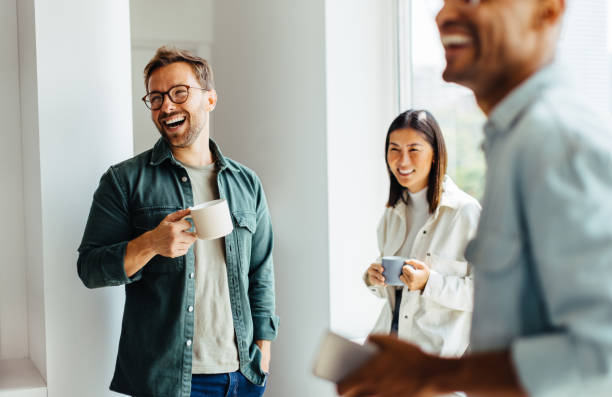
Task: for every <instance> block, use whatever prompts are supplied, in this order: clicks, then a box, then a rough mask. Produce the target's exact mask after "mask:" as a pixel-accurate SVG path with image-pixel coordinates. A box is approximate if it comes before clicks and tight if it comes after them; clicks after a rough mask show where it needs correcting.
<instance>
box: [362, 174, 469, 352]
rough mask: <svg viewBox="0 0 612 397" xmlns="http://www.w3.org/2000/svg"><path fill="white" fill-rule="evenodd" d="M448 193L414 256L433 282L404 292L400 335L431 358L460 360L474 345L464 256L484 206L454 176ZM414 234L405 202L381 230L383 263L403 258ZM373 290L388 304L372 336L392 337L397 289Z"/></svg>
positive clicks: (387, 217) (446, 188)
mask: <svg viewBox="0 0 612 397" xmlns="http://www.w3.org/2000/svg"><path fill="white" fill-rule="evenodd" d="M443 189H444V191H443V193H442V197H441V199H440V205H439V206H438V208H437V209H436V210H435V211H434V213H433V214H430V215H428V217H427V220H426V222H425V224H424V225H423V226H422V227H421V228H418V232H417V235H416V238H415V240H414V244H413V245H412V249H411V252H410V255H409V257H410V258H414V259H417V260H420V261H422V262H425V263H426V264H427V265H428V266H429V267H430V270H431V273H430V275H429V280H428V282H427V285H426V286H425V288H424V290H423V291H422V292H421V291H410V290H409V289H408V288H407V287H404V290H403V292H402V302H401V305H400V312H399V323H398V336H399V337H400V338H402V339H404V340H408V341H410V342H412V343H415V344H416V345H418V346H419V347H420V348H421V349H423V350H424V351H426V352H428V353H431V354H436V355H440V356H444V357H458V356H461V355H462V354H463V353H464V352H465V350H466V349H467V346H468V341H469V333H470V323H471V319H472V307H473V290H474V286H473V282H472V268H471V266H470V265H469V264H468V262H467V261H466V260H465V257H464V251H465V247H466V245H467V243H468V242H469V241H470V240H471V239H472V237H473V236H474V234H475V233H476V228H477V224H478V219H479V216H480V204H478V201H476V199H474V198H473V197H471V196H469V195H468V194H466V193H465V192H463V191H462V190H460V189H459V188H458V187H457V185H455V183H454V182H453V181H452V180H451V179H450V177H448V176H447V177H445V179H444V185H443ZM410 229H411V227H410V224H409V223H408V222H407V220H406V205H405V204H404V203H403V202H402V201H401V200H400V201H399V202H398V203H397V205H396V206H395V207H394V208H387V209H386V210H385V213H384V215H383V217H382V219H381V221H380V224H379V226H378V246H379V249H380V256H379V257H378V259H377V262H378V263H380V261H381V258H382V257H383V256H387V255H398V253H399V251H400V249H401V247H402V246H403V245H404V244H405V242H406V238H407V236H408V234H409V232H410ZM366 280H367V273H366V274H365V275H364V281H366ZM366 285H367V281H366ZM368 287H369V289H370V290H371V291H372V292H373V293H374V294H375V295H376V296H378V297H380V298H384V299H386V300H387V304H385V305H384V306H383V308H382V310H381V313H380V316H379V318H378V321H377V322H376V325H375V326H374V329H373V330H372V333H383V334H388V333H389V332H390V329H391V321H392V319H393V307H394V305H395V287H378V286H371V285H368Z"/></svg>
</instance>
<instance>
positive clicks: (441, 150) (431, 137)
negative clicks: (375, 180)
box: [385, 110, 448, 213]
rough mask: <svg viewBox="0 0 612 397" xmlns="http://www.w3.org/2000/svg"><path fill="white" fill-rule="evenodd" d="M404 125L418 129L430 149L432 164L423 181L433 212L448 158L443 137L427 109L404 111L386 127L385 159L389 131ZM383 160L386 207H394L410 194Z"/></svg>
mask: <svg viewBox="0 0 612 397" xmlns="http://www.w3.org/2000/svg"><path fill="white" fill-rule="evenodd" d="M405 128H411V129H413V130H416V131H418V132H419V133H420V134H421V136H422V137H423V138H424V139H425V140H426V141H427V142H428V143H429V144H430V145H431V148H432V149H433V159H432V160H433V163H432V164H431V170H430V171H429V179H428V183H427V186H428V189H427V202H428V203H429V212H430V213H433V212H434V211H435V210H436V208H438V205H440V198H441V196H442V183H443V181H444V176H445V175H446V163H447V161H448V160H447V154H446V144H445V143H444V137H443V136H442V131H441V130H440V125H438V122H437V121H436V119H435V118H434V116H433V115H432V114H431V113H429V112H428V111H427V110H407V111H405V112H404V113H402V114H400V115H399V116H397V117H396V118H395V120H393V122H392V123H391V125H390V126H389V130H388V131H387V140H386V142H385V159H386V158H387V152H388V151H389V137H390V136H391V133H392V132H393V131H397V130H402V129H405ZM385 163H386V164H387V172H388V173H389V180H390V186H389V199H388V200H387V207H395V205H396V204H397V202H398V201H399V200H402V201H403V202H404V203H406V204H408V203H410V196H408V195H407V194H406V190H407V189H406V188H405V187H403V186H402V185H400V183H399V182H398V181H397V179H396V178H395V175H393V172H391V168H389V163H388V162H387V160H385Z"/></svg>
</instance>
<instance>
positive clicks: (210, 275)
mask: <svg viewBox="0 0 612 397" xmlns="http://www.w3.org/2000/svg"><path fill="white" fill-rule="evenodd" d="M182 165H183V167H185V170H187V175H189V179H190V181H191V188H192V190H193V203H194V205H197V204H200V203H204V202H206V201H211V200H216V199H218V198H219V191H218V186H217V172H216V170H215V164H214V163H213V164H211V165H209V166H205V167H192V166H188V165H185V164H182ZM194 254H195V285H196V289H195V308H194V338H193V358H192V360H193V361H192V369H191V372H192V373H194V374H216V373H226V372H234V371H237V370H238V367H239V361H238V350H237V348H236V342H235V337H234V323H233V320H232V307H231V304H230V295H229V285H228V282H227V265H226V263H225V244H224V239H223V238H218V239H215V240H200V239H197V240H196V242H195V243H194ZM186 309H187V310H190V309H189V308H186Z"/></svg>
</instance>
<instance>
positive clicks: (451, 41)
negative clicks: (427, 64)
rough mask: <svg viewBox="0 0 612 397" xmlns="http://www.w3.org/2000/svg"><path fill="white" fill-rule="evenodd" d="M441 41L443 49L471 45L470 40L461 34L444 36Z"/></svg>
mask: <svg viewBox="0 0 612 397" xmlns="http://www.w3.org/2000/svg"><path fill="white" fill-rule="evenodd" d="M441 39H442V45H443V46H444V47H448V46H452V45H467V44H472V38H471V37H470V36H466V35H462V34H446V35H444V36H442V37H441Z"/></svg>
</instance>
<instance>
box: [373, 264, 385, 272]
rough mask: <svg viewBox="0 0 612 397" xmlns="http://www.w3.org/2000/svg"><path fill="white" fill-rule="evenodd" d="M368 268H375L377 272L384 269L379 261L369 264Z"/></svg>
mask: <svg viewBox="0 0 612 397" xmlns="http://www.w3.org/2000/svg"><path fill="white" fill-rule="evenodd" d="M370 269H372V270H376V271H377V272H379V273H382V272H383V271H385V268H384V267H383V265H381V264H380V263H372V264H371V265H370Z"/></svg>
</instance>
